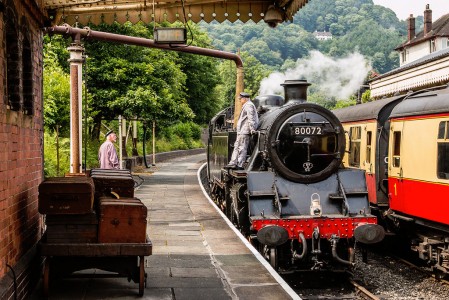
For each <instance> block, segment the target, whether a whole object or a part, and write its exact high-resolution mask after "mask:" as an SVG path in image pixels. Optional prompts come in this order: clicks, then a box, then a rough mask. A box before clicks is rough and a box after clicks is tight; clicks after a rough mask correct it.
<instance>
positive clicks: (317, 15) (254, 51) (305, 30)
mask: <svg viewBox="0 0 449 300" xmlns="http://www.w3.org/2000/svg"><path fill="white" fill-rule="evenodd" d="M420 24H422V17H421V18H420V17H418V18H417V28H419V26H420ZM201 27H202V28H204V29H206V30H207V32H208V34H209V36H210V37H211V39H212V43H213V45H214V46H215V47H216V48H218V49H221V50H226V51H232V52H237V51H238V50H240V51H246V52H248V53H249V54H250V55H252V56H254V57H255V58H256V59H257V60H259V61H260V62H261V63H262V64H264V65H266V66H267V67H268V68H270V69H273V70H282V69H285V68H287V67H288V66H289V65H291V64H292V63H294V62H295V61H296V60H298V59H301V58H304V57H307V56H308V55H309V53H310V51H311V50H318V51H321V52H322V53H324V54H327V55H329V56H332V57H342V56H345V55H348V54H349V53H353V52H356V51H357V52H359V53H361V54H362V55H364V56H365V57H366V58H367V59H369V60H370V61H371V64H372V67H373V69H374V70H375V71H376V72H378V73H385V72H388V71H389V70H391V69H394V68H396V67H398V66H399V56H398V54H397V53H396V52H395V51H394V50H393V49H394V48H395V47H396V46H398V45H399V44H401V43H402V42H404V41H405V39H406V35H407V25H406V22H405V21H400V20H399V19H398V18H397V17H396V15H395V13H394V12H393V11H392V10H391V9H389V8H385V7H383V6H379V5H374V4H373V1H372V0H319V1H317V0H311V1H309V3H308V4H307V5H306V6H305V7H304V8H302V9H301V10H300V11H299V12H298V13H297V14H296V15H295V16H294V21H293V23H287V24H280V25H278V26H277V27H276V28H274V29H272V28H269V27H268V26H267V25H266V24H265V23H263V22H260V23H259V24H254V23H253V24H251V23H246V24H242V23H241V22H236V23H234V24H232V23H229V22H228V23H223V24H217V23H215V24H213V23H212V24H205V23H203V24H201ZM315 31H326V32H330V33H331V34H332V36H333V39H332V40H327V41H318V40H317V39H316V38H315V37H314V35H313V32H315Z"/></svg>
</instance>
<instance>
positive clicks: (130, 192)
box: [90, 169, 134, 199]
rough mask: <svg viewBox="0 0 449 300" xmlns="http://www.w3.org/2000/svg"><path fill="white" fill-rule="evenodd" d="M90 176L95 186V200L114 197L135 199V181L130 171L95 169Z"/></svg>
mask: <svg viewBox="0 0 449 300" xmlns="http://www.w3.org/2000/svg"><path fill="white" fill-rule="evenodd" d="M90 176H91V177H92V179H93V180H94V184H95V199H99V198H100V197H103V196H106V197H111V196H113V195H118V197H119V198H122V197H126V198H132V197H134V179H133V177H132V175H131V172H130V171H129V170H109V169H93V170H91V172H90Z"/></svg>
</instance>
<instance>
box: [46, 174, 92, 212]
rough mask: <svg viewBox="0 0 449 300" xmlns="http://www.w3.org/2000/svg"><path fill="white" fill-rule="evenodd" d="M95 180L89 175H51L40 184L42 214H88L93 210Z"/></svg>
mask: <svg viewBox="0 0 449 300" xmlns="http://www.w3.org/2000/svg"><path fill="white" fill-rule="evenodd" d="M93 203H94V182H93V180H92V178H89V177H81V176H77V177H51V178H48V179H46V180H45V181H43V182H42V183H41V184H40V185H39V197H38V210H39V212H40V213H41V214H47V215H50V214H86V213H91V212H92V211H93Z"/></svg>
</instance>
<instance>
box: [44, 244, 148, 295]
mask: <svg viewBox="0 0 449 300" xmlns="http://www.w3.org/2000/svg"><path fill="white" fill-rule="evenodd" d="M39 248H40V252H41V255H42V256H44V257H45V264H44V277H43V290H44V296H45V297H48V295H49V284H50V278H58V277H66V276H69V275H71V274H72V273H74V272H76V271H81V270H86V269H100V270H104V271H108V272H114V273H116V274H73V275H71V276H72V277H126V278H128V280H132V281H134V282H136V283H138V284H139V296H143V294H144V288H145V284H146V274H145V256H149V255H151V253H152V244H151V242H150V241H149V240H147V242H146V243H84V244H83V243H71V244H69V243H66V244H54V243H48V242H46V241H45V240H41V241H40V243H39Z"/></svg>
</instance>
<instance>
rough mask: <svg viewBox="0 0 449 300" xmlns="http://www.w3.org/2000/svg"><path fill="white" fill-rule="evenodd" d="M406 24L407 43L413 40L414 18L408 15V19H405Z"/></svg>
mask: <svg viewBox="0 0 449 300" xmlns="http://www.w3.org/2000/svg"><path fill="white" fill-rule="evenodd" d="M407 23H408V41H411V40H412V39H414V38H415V17H413V15H412V14H410V17H409V18H408V19H407Z"/></svg>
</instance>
